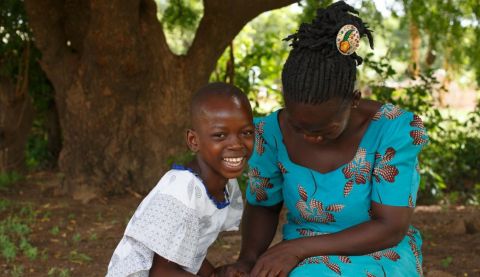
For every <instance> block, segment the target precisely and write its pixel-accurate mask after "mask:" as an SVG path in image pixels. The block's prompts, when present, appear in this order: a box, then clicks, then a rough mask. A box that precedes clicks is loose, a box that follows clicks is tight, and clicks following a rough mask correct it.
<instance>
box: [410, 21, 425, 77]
mask: <svg viewBox="0 0 480 277" xmlns="http://www.w3.org/2000/svg"><path fill="white" fill-rule="evenodd" d="M421 43H422V40H421V38H420V31H419V29H418V25H417V24H416V23H415V22H414V21H413V19H411V18H410V65H409V67H408V71H409V73H410V75H411V76H413V77H417V76H418V74H419V73H420V46H421Z"/></svg>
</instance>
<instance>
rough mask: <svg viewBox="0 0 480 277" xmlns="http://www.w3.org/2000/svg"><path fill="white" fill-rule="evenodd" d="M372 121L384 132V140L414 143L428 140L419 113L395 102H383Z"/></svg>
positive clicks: (422, 142)
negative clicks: (401, 140)
mask: <svg viewBox="0 0 480 277" xmlns="http://www.w3.org/2000/svg"><path fill="white" fill-rule="evenodd" d="M372 123H374V124H376V125H377V126H378V128H379V133H381V134H383V136H382V141H392V140H400V139H405V140H411V141H412V143H413V144H414V145H419V146H421V145H424V144H426V143H427V141H428V136H427V132H426V130H425V127H424V125H423V121H422V119H421V117H420V116H418V115H417V114H415V113H413V112H410V111H408V110H405V109H403V108H400V107H398V106H396V105H394V104H391V103H386V104H383V105H382V106H381V107H380V109H379V110H378V111H377V112H376V113H375V115H374V116H373V117H372Z"/></svg>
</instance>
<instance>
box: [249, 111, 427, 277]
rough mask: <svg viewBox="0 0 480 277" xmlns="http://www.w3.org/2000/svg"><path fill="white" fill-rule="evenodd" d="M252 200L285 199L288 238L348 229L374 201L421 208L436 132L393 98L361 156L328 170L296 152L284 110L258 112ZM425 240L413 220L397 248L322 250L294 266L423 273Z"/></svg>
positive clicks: (347, 272) (318, 270)
mask: <svg viewBox="0 0 480 277" xmlns="http://www.w3.org/2000/svg"><path fill="white" fill-rule="evenodd" d="M255 131H256V132H255V151H254V154H253V156H252V157H251V159H250V161H249V165H250V169H249V185H248V187H247V193H246V195H247V201H248V202H249V203H250V204H252V205H261V206H271V205H275V204H278V203H280V202H282V201H283V202H284V205H285V207H286V208H287V209H288V213H287V222H286V224H285V225H284V226H283V238H284V239H285V240H290V239H295V238H301V237H307V236H317V235H322V234H329V233H335V232H339V231H342V230H344V229H346V228H349V227H352V226H355V225H357V224H360V223H362V222H366V221H368V220H370V203H371V201H374V202H376V203H380V204H384V205H389V206H399V207H414V206H415V202H416V198H417V190H418V186H419V182H420V175H419V167H418V159H417V156H418V153H419V152H420V150H421V149H422V147H423V146H424V145H425V144H426V143H427V141H428V137H427V134H426V132H425V128H424V127H423V123H422V121H421V119H420V118H419V117H418V116H416V115H414V114H412V113H410V112H407V111H404V110H402V109H400V108H398V107H396V106H394V105H392V104H385V105H383V106H382V107H381V108H380V109H379V110H378V112H377V113H376V114H375V115H374V117H373V118H372V120H371V122H370V124H369V126H368V128H367V130H366V131H365V134H364V136H363V138H362V139H361V142H360V145H359V147H358V149H357V151H356V154H355V156H354V158H353V159H352V160H351V161H350V162H348V163H346V164H344V165H342V166H340V167H338V168H337V169H335V170H332V171H330V172H327V173H320V172H318V171H315V170H313V169H310V168H307V167H304V166H301V165H298V164H295V163H294V162H292V161H291V160H290V159H289V156H288V153H287V149H286V147H285V145H284V144H283V138H282V133H281V131H280V127H279V124H278V111H277V112H274V113H272V114H270V115H269V116H267V117H262V118H256V119H255ZM421 244H422V240H421V237H420V233H419V231H418V230H417V229H415V228H414V227H413V226H410V228H409V230H408V233H407V235H406V236H405V237H404V238H403V240H402V241H401V242H400V243H399V244H398V245H396V246H395V247H392V248H388V249H384V250H381V251H377V252H374V253H370V254H368V255H361V256H316V257H309V258H307V259H305V260H303V261H301V262H300V264H299V265H298V266H297V267H296V268H294V270H293V271H292V272H291V273H290V276H293V277H308V276H421V275H422V254H421Z"/></svg>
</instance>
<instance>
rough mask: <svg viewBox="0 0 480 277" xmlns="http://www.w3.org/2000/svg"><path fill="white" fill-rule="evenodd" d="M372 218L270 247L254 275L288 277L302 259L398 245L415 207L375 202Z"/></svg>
mask: <svg viewBox="0 0 480 277" xmlns="http://www.w3.org/2000/svg"><path fill="white" fill-rule="evenodd" d="M371 207H372V219H371V220H370V221H367V222H365V223H362V224H359V225H356V226H353V227H351V228H348V229H345V230H343V231H341V232H337V233H333V234H327V235H319V236H314V237H307V238H300V239H294V240H289V241H284V242H281V243H279V244H277V245H275V246H274V247H272V248H270V249H268V251H266V252H265V253H264V254H263V255H262V256H261V257H260V258H259V259H258V262H257V263H256V265H255V267H254V268H253V270H252V272H251V275H252V276H269V274H272V276H277V275H278V276H287V275H288V273H289V272H290V271H291V270H292V269H293V268H294V267H295V266H296V265H297V264H298V263H299V262H300V261H302V260H304V259H306V258H308V257H312V256H323V255H362V254H367V253H372V252H375V251H379V250H383V249H386V248H389V247H393V246H395V245H397V244H398V243H399V242H400V241H401V240H402V239H403V238H404V236H405V234H406V233H407V230H408V227H409V226H410V220H411V216H412V214H413V208H408V207H393V206H386V205H381V204H378V203H375V202H372V204H371Z"/></svg>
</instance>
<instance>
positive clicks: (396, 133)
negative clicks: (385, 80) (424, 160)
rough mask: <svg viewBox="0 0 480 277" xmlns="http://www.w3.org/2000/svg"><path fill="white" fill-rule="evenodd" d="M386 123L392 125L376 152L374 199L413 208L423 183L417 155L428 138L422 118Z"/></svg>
mask: <svg viewBox="0 0 480 277" xmlns="http://www.w3.org/2000/svg"><path fill="white" fill-rule="evenodd" d="M385 120H389V121H390V122H387V124H389V126H388V127H387V128H386V129H385V130H386V131H385V132H384V133H383V138H382V140H381V141H380V145H379V147H378V149H377V152H376V153H375V162H374V168H373V174H372V175H373V176H372V200H373V201H375V202H377V203H380V204H385V205H390V206H408V207H414V206H415V203H416V200H417V191H418V186H419V183H420V174H419V167H418V154H419V152H420V150H421V149H422V147H423V146H424V145H425V144H426V143H427V142H428V136H427V133H426V131H425V128H424V127H423V123H422V120H421V119H420V117H418V116H417V115H413V114H412V113H407V112H406V113H404V114H402V115H401V116H399V117H397V118H394V119H385Z"/></svg>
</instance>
